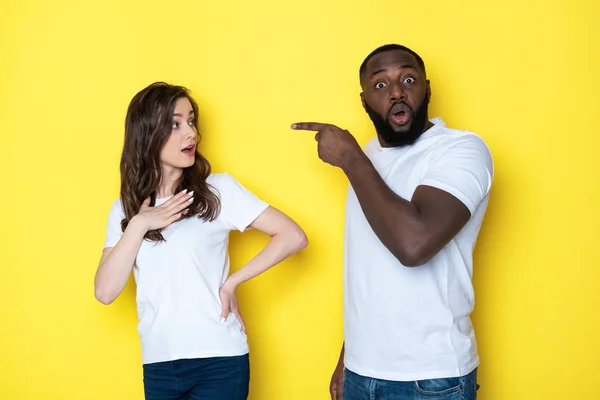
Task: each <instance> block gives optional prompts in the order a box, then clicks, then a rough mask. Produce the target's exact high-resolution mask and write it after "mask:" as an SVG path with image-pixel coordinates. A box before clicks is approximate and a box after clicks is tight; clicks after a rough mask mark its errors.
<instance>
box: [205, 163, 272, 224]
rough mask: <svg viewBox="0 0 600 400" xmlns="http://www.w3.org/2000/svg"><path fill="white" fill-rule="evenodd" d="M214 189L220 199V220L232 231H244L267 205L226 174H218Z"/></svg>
mask: <svg viewBox="0 0 600 400" xmlns="http://www.w3.org/2000/svg"><path fill="white" fill-rule="evenodd" d="M219 175H220V176H219V181H218V184H216V185H215V186H216V188H217V190H218V192H219V196H220V199H221V214H220V218H222V219H223V220H224V221H225V222H226V223H227V224H228V225H229V226H230V227H231V228H232V229H237V230H239V231H240V232H243V231H245V230H246V229H247V228H248V226H249V225H250V224H251V223H252V222H254V220H255V219H256V218H258V216H259V215H260V214H262V212H263V211H265V210H266V209H267V207H269V205H268V204H267V203H265V202H264V201H262V200H261V199H259V198H258V197H256V196H255V195H254V194H253V193H252V192H250V191H249V190H248V189H246V188H245V187H244V186H242V185H241V184H240V183H239V182H238V181H237V180H235V178H233V177H232V176H231V175H229V174H227V173H222V174H219Z"/></svg>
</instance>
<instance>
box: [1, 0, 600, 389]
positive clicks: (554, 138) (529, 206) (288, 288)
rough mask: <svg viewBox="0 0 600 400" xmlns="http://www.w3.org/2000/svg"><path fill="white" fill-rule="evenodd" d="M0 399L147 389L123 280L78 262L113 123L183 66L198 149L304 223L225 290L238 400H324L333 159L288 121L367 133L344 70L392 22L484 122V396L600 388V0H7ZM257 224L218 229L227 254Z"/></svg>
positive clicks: (251, 241)
mask: <svg viewBox="0 0 600 400" xmlns="http://www.w3.org/2000/svg"><path fill="white" fill-rule="evenodd" d="M0 4H1V5H0V7H1V9H0V46H1V47H0V76H1V79H0V94H1V97H0V135H1V137H0V171H2V172H1V173H2V175H1V178H2V180H1V182H2V195H1V196H0V211H1V217H0V246H1V247H0V250H1V257H0V267H1V268H0V313H1V314H0V316H1V320H0V354H1V357H0V398H1V399H9V400H12V399H48V400H55V399H56V400H58V399H68V400H71V399H78V400H79V399H85V400H91V399H124V400H125V399H128V400H129V399H131V400H135V399H142V398H143V395H142V381H141V364H140V363H141V360H140V349H139V341H138V336H137V331H136V324H137V317H136V313H135V299H134V293H135V288H134V285H132V284H131V283H130V284H129V285H128V287H127V289H126V291H125V292H124V293H123V294H122V295H121V297H120V298H119V299H118V300H117V301H116V303H115V304H113V305H111V306H110V307H104V306H102V305H100V303H98V302H96V301H95V299H94V296H93V276H94V272H95V269H96V265H97V262H98V259H99V257H100V253H101V249H102V244H103V240H104V230H105V224H106V217H107V213H108V210H109V206H110V203H111V201H112V200H114V199H115V198H116V197H117V196H118V188H119V172H118V163H119V158H120V152H121V146H122V140H123V125H124V117H125V111H126V107H127V104H128V102H129V100H130V99H131V98H132V97H133V95H134V94H135V93H136V92H137V91H138V90H140V89H141V88H143V87H145V86H146V85H147V84H149V83H151V82H153V81H156V80H165V81H168V82H171V83H176V84H183V85H186V86H188V87H189V88H190V89H191V90H192V91H193V95H194V96H195V98H196V99H197V100H198V103H199V105H200V109H201V116H200V119H201V128H202V134H203V135H204V142H203V148H202V149H203V151H204V153H205V154H206V155H207V157H208V158H209V160H211V162H212V164H213V167H214V170H215V171H228V172H229V173H231V174H232V175H233V176H235V177H236V178H237V179H238V180H240V181H241V182H242V183H243V184H244V185H246V186H247V187H248V188H250V189H251V190H252V191H254V192H255V193H256V194H258V195H259V196H260V197H262V198H264V199H265V200H267V201H268V202H270V203H271V204H273V205H275V206H276V207H278V208H280V209H282V210H283V211H285V212H287V213H288V214H289V215H290V216H292V217H293V218H294V219H296V220H297V221H298V222H299V223H300V224H301V225H302V227H303V228H305V230H306V232H307V234H308V237H309V239H310V245H309V247H308V248H307V249H306V250H305V251H303V252H302V253H301V254H299V255H297V256H295V257H294V258H292V259H291V260H288V261H286V262H284V263H283V264H282V265H280V266H278V267H276V268H275V269H273V270H271V271H270V272H268V273H267V274H265V275H263V276H261V277H259V278H257V279H255V280H254V281H252V282H249V283H247V284H245V285H244V286H243V287H242V288H241V289H240V292H241V294H240V296H241V301H242V307H243V308H242V310H243V312H244V313H245V317H246V320H247V325H248V329H249V335H250V345H251V349H252V350H251V359H252V361H251V362H252V383H251V396H250V398H251V399H252V400H270V399H286V400H296V399H297V400H300V399H302V400H305V399H310V400H313V399H315V400H319V399H322V400H325V399H327V386H328V382H329V378H330V374H331V372H332V369H333V367H334V364H335V362H336V359H337V356H338V351H339V347H340V344H341V341H342V303H341V302H342V297H341V295H342V282H341V278H342V234H343V209H344V196H345V190H346V186H347V182H346V179H345V177H344V176H343V174H342V173H341V172H340V171H338V170H336V169H334V168H332V167H329V166H327V165H324V164H322V163H321V162H320V161H319V160H318V158H317V155H316V151H315V149H316V147H315V142H314V141H313V137H312V134H311V133H307V132H294V131H291V130H290V129H289V125H290V124H291V123H292V122H294V121H298V120H317V121H321V122H331V123H335V124H339V125H340V126H342V127H344V128H347V129H349V130H350V131H351V132H353V133H354V134H355V135H356V137H357V138H358V140H359V142H360V143H361V144H364V143H365V142H366V141H367V140H368V139H369V138H370V137H371V136H372V135H373V134H374V132H373V130H372V126H371V123H370V121H369V119H368V117H367V115H366V114H365V113H364V112H363V111H362V109H361V106H360V101H359V96H358V94H359V92H360V87H359V83H358V72H357V71H358V67H359V65H360V63H361V62H362V60H363V58H364V57H365V56H366V55H367V54H368V53H369V52H370V51H371V50H373V49H374V48H376V47H377V46H379V45H381V44H384V43H388V42H397V43H401V44H405V45H407V46H409V47H412V48H414V49H415V50H416V51H418V52H419V53H420V54H421V55H422V57H423V58H424V59H425V62H426V64H427V67H428V72H429V78H430V79H431V84H432V90H433V99H432V105H431V114H430V116H431V117H435V116H442V117H443V118H444V119H445V120H446V122H447V123H448V124H449V125H450V126H452V127H457V128H462V129H468V130H472V131H475V132H477V133H479V134H480V135H481V136H483V138H484V139H485V140H486V141H487V142H488V144H489V146H490V148H491V149H492V152H493V155H494V157H495V163H496V178H495V183H494V188H493V192H492V199H491V202H490V206H489V209H488V215H487V218H486V220H485V221H484V228H483V230H482V234H481V236H480V239H479V242H478V247H477V250H476V267H475V269H476V271H475V279H474V282H475V290H476V295H477V302H476V312H475V314H474V323H475V326H476V331H477V335H478V340H479V344H480V353H481V359H482V366H481V368H480V381H481V382H480V383H481V384H482V389H481V392H480V398H481V399H483V400H507V399H511V400H512V399H523V400H531V399H600V392H598V390H597V389H596V388H595V384H596V382H597V373H598V370H600V350H599V346H598V342H599V338H600V313H599V312H598V308H597V307H598V304H599V302H600V268H599V267H600V258H599V256H598V254H599V253H598V248H599V244H598V239H599V234H598V226H599V224H600V213H599V212H598V206H599V205H600V188H599V186H600V183H599V173H600V161H599V159H598V148H599V146H600V138H599V137H600V135H599V130H598V122H597V119H598V112H599V111H600V102H599V101H598V95H599V93H600V79H599V71H600V55H599V53H600V51H599V45H598V43H599V39H600V28H599V27H600V23H598V21H600V6H599V5H598V2H596V1H594V0H587V1H585V0H580V1H567V0H563V1H546V0H529V1H523V0H506V1H494V2H485V1H480V0H465V1H462V2H461V1H451V2H450V1H443V0H436V1H420V2H399V1H355V2H350V1H342V0H338V1H326V0H303V1H299V0H295V1H289V2H288V1H274V0H269V1H255V2H247V1H239V0H235V1H228V2H225V1H224V2H218V1H210V2H208V1H180V2H177V1H172V2H161V1H156V0H144V1H141V0H135V1H129V2H122V1H120V0H119V1H117V0H110V1H102V2H100V1H98V2H83V1H51V2H50V1H41V0H30V1H21V0H18V1H17V0H2V3H0ZM265 243H266V239H265V237H263V236H261V235H260V234H258V233H254V232H253V233H248V234H244V235H241V234H236V235H234V236H233V238H232V245H231V246H232V247H231V252H232V259H233V265H234V266H235V267H239V266H240V265H242V264H243V262H244V261H245V260H247V259H249V258H250V257H251V256H252V255H253V254H254V253H256V252H257V251H258V250H259V249H260V248H261V246H263V245H264V244H265Z"/></svg>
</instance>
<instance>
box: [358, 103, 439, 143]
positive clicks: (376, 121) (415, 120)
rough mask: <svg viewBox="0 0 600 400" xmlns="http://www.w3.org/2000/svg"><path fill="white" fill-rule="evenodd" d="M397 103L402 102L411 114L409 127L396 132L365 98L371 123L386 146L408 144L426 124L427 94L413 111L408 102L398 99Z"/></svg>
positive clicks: (419, 134)
mask: <svg viewBox="0 0 600 400" xmlns="http://www.w3.org/2000/svg"><path fill="white" fill-rule="evenodd" d="M398 103H402V104H404V105H405V106H406V107H408V109H409V110H410V114H411V120H412V122H411V124H410V128H408V130H405V131H400V132H396V131H394V129H393V128H392V125H391V124H390V122H389V121H388V120H387V118H383V117H382V116H381V115H379V114H378V113H377V112H376V111H375V110H373V109H372V108H371V107H370V106H369V104H368V103H367V102H366V100H365V110H366V111H367V114H369V117H370V118H371V121H373V125H375V130H376V131H377V134H378V135H379V137H380V138H381V139H383V141H384V142H385V143H386V144H387V146H386V147H401V146H408V145H411V144H413V143H415V142H416V141H417V139H418V138H419V137H420V136H421V135H422V134H423V132H424V131H425V127H426V126H427V122H428V121H427V109H428V108H429V96H427V95H426V96H425V98H424V99H423V103H421V106H420V107H419V109H418V110H417V112H416V113H415V112H414V111H413V109H412V108H410V107H409V106H408V104H406V103H404V102H403V101H400V102H398Z"/></svg>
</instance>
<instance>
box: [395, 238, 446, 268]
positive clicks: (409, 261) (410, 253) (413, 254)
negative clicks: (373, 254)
mask: <svg viewBox="0 0 600 400" xmlns="http://www.w3.org/2000/svg"><path fill="white" fill-rule="evenodd" d="M392 254H394V257H396V259H397V260H398V261H400V263H401V264H402V265H403V266H405V267H410V268H413V267H420V266H421V265H424V264H427V262H428V261H429V260H431V259H432V258H433V257H434V256H435V254H436V253H435V252H433V251H431V249H429V248H428V247H427V246H424V245H420V244H418V243H411V244H408V245H405V246H401V245H399V246H397V248H396V249H395V251H392Z"/></svg>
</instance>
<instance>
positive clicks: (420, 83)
mask: <svg viewBox="0 0 600 400" xmlns="http://www.w3.org/2000/svg"><path fill="white" fill-rule="evenodd" d="M361 85H362V88H363V93H361V99H362V103H363V107H364V108H365V111H366V112H367V113H368V114H369V117H371V120H372V121H373V124H374V125H375V129H376V130H377V134H378V135H379V138H380V140H382V141H383V143H382V146H384V147H396V146H405V145H409V144H412V143H414V142H415V141H416V140H417V139H418V138H419V136H421V134H422V133H423V132H424V131H425V129H426V127H427V108H428V104H429V96H430V89H429V81H427V80H426V78H425V74H424V72H423V71H422V70H421V68H420V67H419V65H418V63H417V60H416V58H415V57H414V56H413V55H412V54H410V53H408V52H406V51H403V50H390V51H386V52H383V53H379V54H376V55H375V56H373V58H371V59H370V60H369V62H368V63H367V65H366V69H365V72H364V74H363V76H362V78H361Z"/></svg>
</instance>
